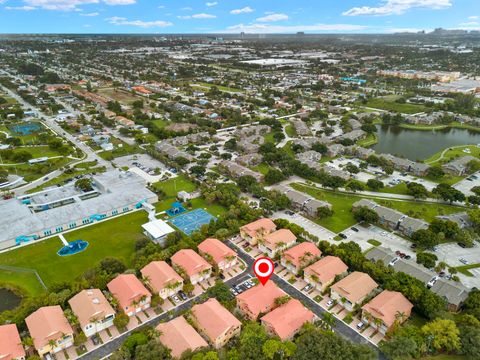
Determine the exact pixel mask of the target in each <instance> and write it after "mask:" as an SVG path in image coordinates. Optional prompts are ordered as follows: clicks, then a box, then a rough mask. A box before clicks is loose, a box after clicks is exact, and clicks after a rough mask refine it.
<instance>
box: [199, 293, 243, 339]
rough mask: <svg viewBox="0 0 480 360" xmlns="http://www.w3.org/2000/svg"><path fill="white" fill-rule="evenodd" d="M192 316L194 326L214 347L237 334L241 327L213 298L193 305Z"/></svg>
mask: <svg viewBox="0 0 480 360" xmlns="http://www.w3.org/2000/svg"><path fill="white" fill-rule="evenodd" d="M192 318H193V322H194V326H196V328H197V329H198V330H199V331H200V333H202V334H203V335H204V336H206V337H207V338H208V340H209V342H210V344H212V346H213V347H214V348H215V349H219V348H221V347H222V346H224V345H225V344H226V343H227V342H228V341H229V340H230V339H231V338H233V337H234V336H237V335H239V334H240V331H241V329H242V323H241V322H240V321H239V320H238V319H237V318H236V317H235V316H233V315H232V314H231V313H230V312H229V311H228V310H227V309H225V308H224V307H223V306H222V305H221V304H220V303H219V302H218V300H217V299H215V298H210V299H208V300H207V301H206V302H204V303H203V304H199V305H195V306H193V307H192Z"/></svg>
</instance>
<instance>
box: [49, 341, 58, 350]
mask: <svg viewBox="0 0 480 360" xmlns="http://www.w3.org/2000/svg"><path fill="white" fill-rule="evenodd" d="M48 346H50V351H52V350H53V349H54V348H55V347H56V346H57V340H53V339H50V340H48Z"/></svg>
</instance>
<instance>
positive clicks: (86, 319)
mask: <svg viewBox="0 0 480 360" xmlns="http://www.w3.org/2000/svg"><path fill="white" fill-rule="evenodd" d="M68 303H69V304H70V307H71V308H72V311H73V313H74V314H75V315H76V316H77V318H78V321H79V323H80V325H81V326H82V328H83V327H85V326H86V325H87V324H89V323H91V322H92V319H93V318H96V319H97V320H101V319H103V318H105V317H106V316H108V315H111V314H115V310H113V308H112V306H111V305H110V303H109V302H108V300H107V299H106V298H105V296H104V295H103V293H102V292H101V291H100V290H99V289H89V290H82V291H80V292H79V293H78V294H77V295H75V296H74V297H72V298H71V299H70V300H69V301H68Z"/></svg>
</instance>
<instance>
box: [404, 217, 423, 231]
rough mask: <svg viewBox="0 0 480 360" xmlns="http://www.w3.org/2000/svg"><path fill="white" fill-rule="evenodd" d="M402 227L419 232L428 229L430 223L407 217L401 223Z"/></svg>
mask: <svg viewBox="0 0 480 360" xmlns="http://www.w3.org/2000/svg"><path fill="white" fill-rule="evenodd" d="M400 226H401V227H403V228H406V229H409V230H411V231H417V230H421V229H427V228H428V223H427V222H425V221H423V220H420V219H415V218H411V217H409V216H406V217H405V218H403V219H402V221H401V222H400Z"/></svg>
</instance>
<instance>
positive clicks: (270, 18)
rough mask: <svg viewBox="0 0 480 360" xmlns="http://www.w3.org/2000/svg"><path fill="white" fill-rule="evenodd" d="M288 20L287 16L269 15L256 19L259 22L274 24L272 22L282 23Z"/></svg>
mask: <svg viewBox="0 0 480 360" xmlns="http://www.w3.org/2000/svg"><path fill="white" fill-rule="evenodd" d="M282 20H288V15H286V14H270V15H267V16H263V17H260V18H258V19H257V21H260V22H274V21H282Z"/></svg>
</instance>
